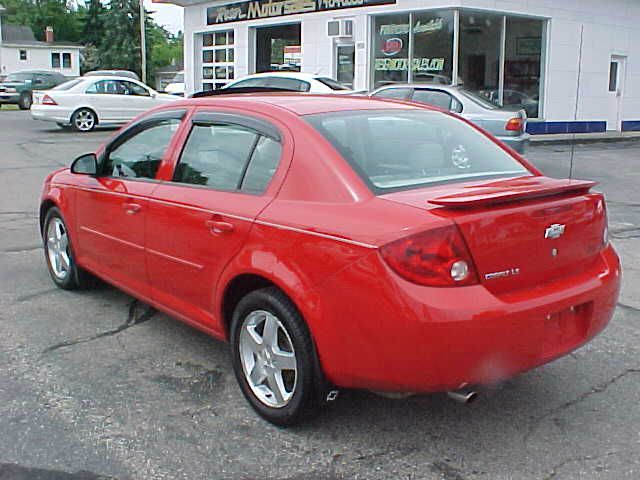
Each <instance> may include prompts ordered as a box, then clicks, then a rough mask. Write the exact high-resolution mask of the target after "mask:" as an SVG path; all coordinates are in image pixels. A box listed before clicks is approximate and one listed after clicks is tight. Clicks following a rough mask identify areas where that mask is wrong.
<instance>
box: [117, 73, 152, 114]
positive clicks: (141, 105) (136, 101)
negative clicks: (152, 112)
mask: <svg viewBox="0 0 640 480" xmlns="http://www.w3.org/2000/svg"><path fill="white" fill-rule="evenodd" d="M120 83H121V84H122V87H123V91H124V95H125V96H126V97H125V98H124V99H123V109H124V112H125V116H126V118H127V119H128V120H131V119H132V118H134V117H137V116H138V115H140V114H141V113H144V112H146V111H147V110H149V109H151V108H153V107H155V106H156V105H157V102H156V100H155V98H154V97H153V96H152V94H151V91H150V90H148V89H147V88H146V87H145V86H143V85H142V84H140V83H137V82H134V81H128V80H121V81H120Z"/></svg>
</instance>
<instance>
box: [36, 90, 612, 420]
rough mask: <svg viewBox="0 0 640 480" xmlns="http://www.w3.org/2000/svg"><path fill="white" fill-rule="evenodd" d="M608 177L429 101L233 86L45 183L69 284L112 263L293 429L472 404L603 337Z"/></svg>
mask: <svg viewBox="0 0 640 480" xmlns="http://www.w3.org/2000/svg"><path fill="white" fill-rule="evenodd" d="M294 145H295V148H294ZM593 185H594V182H589V181H580V180H576V179H573V180H561V179H552V178H548V177H545V176H543V175H542V174H541V173H540V172H539V171H538V170H537V169H536V168H535V167H533V166H532V165H530V164H529V163H528V162H527V161H526V160H524V159H523V158H522V157H520V156H519V155H517V154H516V153H514V152H513V151H512V150H510V149H507V148H505V147H504V145H502V144H500V143H499V142H497V141H496V140H495V139H494V138H493V137H492V136H490V135H488V134H487V133H485V132H483V131H481V130H479V129H477V128H475V127H474V126H472V125H471V124H470V123H469V122H468V121H466V120H464V119H460V118H458V117H457V116H455V115H452V114H450V113H448V112H442V111H439V110H437V109H433V108H429V107H427V106H422V105H419V104H410V103H400V102H397V103H392V102H389V101H382V100H377V99H372V98H366V97H360V98H356V97H350V96H345V97H336V96H333V95H322V96H318V95H300V94H292V93H289V94H267V95H264V94H260V95H256V94H254V95H228V96H226V97H225V96H223V95H219V96H217V97H215V98H200V99H187V100H180V101H178V102H175V103H173V104H171V105H170V106H164V107H161V108H158V109H154V110H152V111H151V112H148V113H147V114H145V115H143V116H141V117H140V118H138V119H137V120H136V121H134V122H133V123H132V124H130V125H129V126H128V127H126V128H125V129H123V130H121V131H120V132H119V133H118V134H117V135H116V136H115V137H114V138H112V139H111V140H109V141H108V142H107V143H106V145H104V146H102V147H100V148H99V149H98V151H97V152H96V153H89V154H87V155H83V156H81V157H79V158H78V159H76V160H75V161H74V162H73V163H72V165H71V168H70V169H69V168H64V169H60V170H58V171H56V172H54V173H52V174H51V175H49V176H48V177H47V178H46V180H45V183H44V188H43V194H42V198H41V204H40V225H41V228H42V236H43V241H44V253H45V259H46V262H47V266H48V269H49V272H50V274H51V277H52V279H53V282H54V283H55V284H56V285H58V286H59V287H61V288H64V289H74V288H79V287H84V286H87V285H89V282H90V274H93V275H97V276H99V277H100V278H102V279H104V280H106V281H107V282H109V283H112V284H113V285H116V286H117V287H120V288H122V289H123V290H125V291H126V292H128V293H130V294H132V295H134V296H135V297H137V298H139V299H141V300H142V301H144V302H147V303H149V304H150V305H152V306H154V307H155V308H157V309H159V310H162V311H164V312H166V313H168V314H169V315H172V316H174V317H177V318H179V319H181V320H183V321H185V322H187V323H189V324H191V325H193V326H195V327H197V328H199V329H201V330H203V331H205V332H207V333H208V334H210V335H212V336H214V337H216V338H219V339H223V340H228V341H229V342H230V344H231V357H232V364H233V368H234V371H235V375H236V378H237V380H238V382H239V385H240V388H241V390H242V392H243V394H244V395H245V397H246V398H247V400H248V401H249V403H250V404H251V406H252V407H253V408H254V409H255V410H256V411H257V412H258V413H259V414H260V415H262V416H263V417H265V418H266V419H267V420H269V421H271V422H273V423H276V424H280V425H286V424H291V423H294V422H296V421H300V420H302V419H303V418H306V416H307V415H309V414H311V413H312V412H314V411H315V410H316V408H317V406H318V405H319V404H321V403H322V402H323V401H325V400H332V399H334V398H335V396H336V391H337V390H336V389H338V388H366V389H372V390H375V391H381V392H434V391H445V390H450V391H453V393H452V394H453V395H454V396H455V395H458V396H461V392H460V390H459V389H461V388H463V387H464V388H473V386H477V385H483V384H492V383H494V382H499V381H502V380H505V379H507V378H510V377H513V376H515V375H517V374H519V373H521V372H524V371H527V370H529V369H532V368H534V367H537V366H539V365H542V364H544V363H547V362H550V361H551V360H554V359H556V358H558V357H561V356H563V355H567V354H568V353H569V352H571V351H573V350H574V349H576V348H578V347H580V346H582V345H583V344H585V343H586V342H588V341H589V340H591V339H592V338H593V337H594V336H595V335H597V334H598V333H599V332H600V331H602V329H603V328H605V326H606V325H607V323H608V321H609V320H610V318H611V316H612V314H613V312H614V309H615V306H616V301H617V297H618V293H619V289H620V281H621V270H620V263H619V259H618V256H617V255H616V252H615V251H614V249H613V247H612V246H611V245H610V243H609V242H608V239H607V216H606V208H605V200H604V197H603V195H602V194H601V193H597V192H593V191H590V189H591V187H592V186H593ZM471 396H472V395H471V394H470V393H469V390H464V395H462V397H463V398H470V397H471Z"/></svg>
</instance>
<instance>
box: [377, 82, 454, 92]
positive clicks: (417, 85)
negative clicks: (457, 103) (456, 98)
mask: <svg viewBox="0 0 640 480" xmlns="http://www.w3.org/2000/svg"><path fill="white" fill-rule="evenodd" d="M389 88H437V89H439V90H451V91H456V90H459V89H460V87H459V86H457V85H444V84H442V83H402V84H398V83H396V84H393V85H383V86H381V87H379V88H376V90H383V89H384V90H387V89H389Z"/></svg>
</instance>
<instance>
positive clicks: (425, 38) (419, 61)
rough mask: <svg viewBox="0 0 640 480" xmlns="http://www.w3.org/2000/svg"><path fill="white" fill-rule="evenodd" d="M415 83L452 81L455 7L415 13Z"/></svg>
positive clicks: (413, 59)
mask: <svg viewBox="0 0 640 480" xmlns="http://www.w3.org/2000/svg"><path fill="white" fill-rule="evenodd" d="M412 17H413V28H412V35H413V55H412V64H413V79H412V81H413V82H417V83H438V84H445V85H448V84H451V74H452V71H453V30H454V16H453V10H435V11H429V12H420V13H415V14H414V15H413V16H412Z"/></svg>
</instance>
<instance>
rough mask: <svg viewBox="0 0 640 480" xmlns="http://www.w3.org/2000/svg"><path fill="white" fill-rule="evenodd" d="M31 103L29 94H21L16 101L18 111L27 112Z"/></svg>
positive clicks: (31, 99)
mask: <svg viewBox="0 0 640 480" xmlns="http://www.w3.org/2000/svg"><path fill="white" fill-rule="evenodd" d="M32 103H33V98H32V96H31V92H23V93H22V95H20V99H19V100H18V108H20V110H29V109H30V108H31V104H32Z"/></svg>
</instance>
